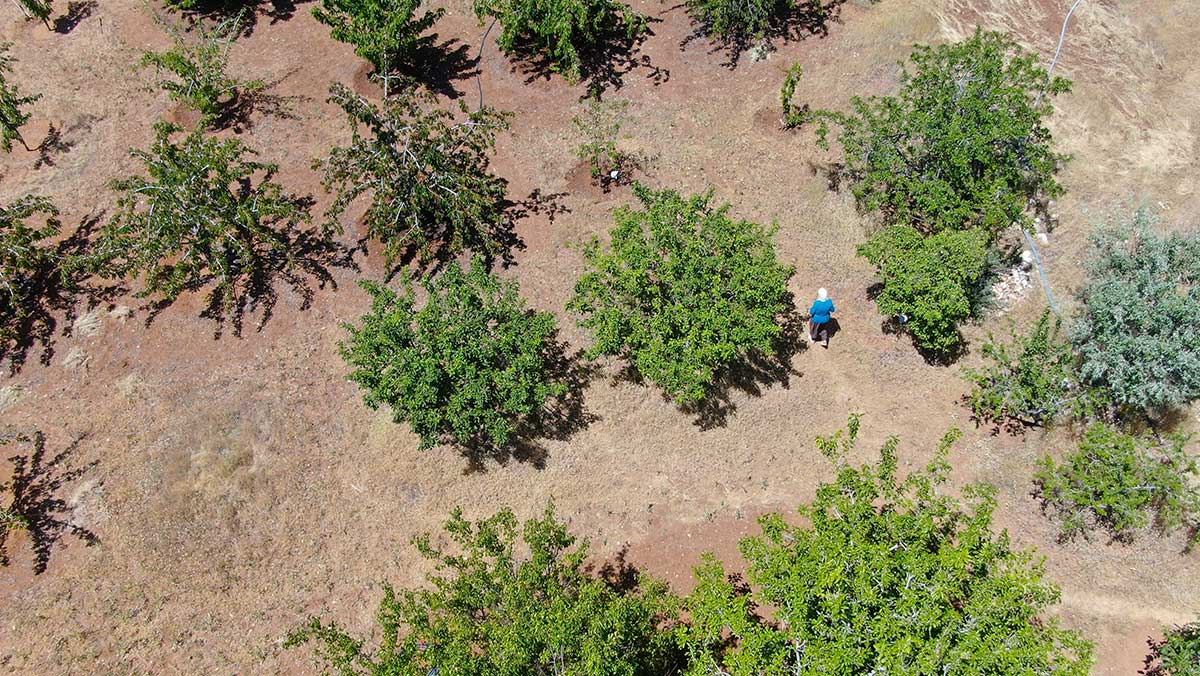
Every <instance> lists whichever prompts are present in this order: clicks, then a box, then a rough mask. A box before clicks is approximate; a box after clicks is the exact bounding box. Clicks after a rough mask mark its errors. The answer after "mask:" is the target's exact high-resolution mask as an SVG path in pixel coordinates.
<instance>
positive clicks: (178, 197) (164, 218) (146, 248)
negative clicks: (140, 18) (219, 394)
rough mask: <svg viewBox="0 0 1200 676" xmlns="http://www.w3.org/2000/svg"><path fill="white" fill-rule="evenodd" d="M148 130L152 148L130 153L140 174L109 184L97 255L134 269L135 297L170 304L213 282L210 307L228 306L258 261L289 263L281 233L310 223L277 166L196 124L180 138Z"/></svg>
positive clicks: (106, 264) (115, 266) (108, 269)
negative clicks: (137, 278)
mask: <svg viewBox="0 0 1200 676" xmlns="http://www.w3.org/2000/svg"><path fill="white" fill-rule="evenodd" d="M155 131H156V137H155V141H154V144H153V145H152V146H151V147H150V149H149V150H132V151H130V154H131V155H132V156H133V157H134V158H135V159H137V160H139V161H140V162H142V163H143V164H144V165H145V167H146V173H147V175H146V176H140V175H139V176H129V177H127V178H121V179H117V180H114V181H113V182H112V183H111V186H112V188H113V189H114V190H116V191H118V192H119V193H121V195H120V197H119V198H118V200H117V213H116V215H115V216H114V218H113V219H112V220H111V221H109V222H108V223H107V224H105V226H104V227H103V229H102V230H101V232H100V234H99V237H98V239H97V243H96V254H97V256H98V260H99V261H101V262H102V268H103V271H104V273H105V274H113V275H128V274H131V273H136V274H139V275H141V276H142V277H143V280H144V286H145V288H144V290H143V291H141V292H140V293H139V294H138V295H139V296H142V297H145V296H148V295H151V294H162V295H163V296H165V297H166V299H167V300H168V301H171V300H174V299H175V298H177V297H178V296H179V294H180V293H181V292H183V291H184V290H185V289H189V288H194V287H198V286H200V285H203V284H206V283H209V282H211V281H215V282H216V288H215V290H214V291H213V300H214V306H215V305H218V304H219V305H220V306H221V307H222V308H223V310H224V311H226V312H228V311H230V310H232V308H233V304H234V303H235V302H236V300H237V298H238V297H239V295H240V294H239V290H242V291H244V290H246V289H247V288H252V287H251V286H250V285H251V284H252V283H253V278H254V276H255V274H256V271H257V270H258V269H259V267H260V266H261V265H263V264H265V263H266V262H267V261H268V260H271V261H274V260H282V261H283V262H284V263H285V264H286V265H287V266H289V267H290V266H291V265H292V264H293V262H294V253H295V252H294V251H292V249H291V247H290V246H289V242H288V238H287V237H286V236H285V233H286V232H287V231H288V230H290V229H291V228H292V227H293V226H295V225H297V224H299V223H302V222H307V221H308V220H309V216H308V211H307V207H305V206H304V205H303V204H302V202H301V201H300V200H299V199H297V198H296V197H294V196H292V195H289V194H286V193H284V191H283V188H282V186H280V185H279V184H278V183H275V182H274V181H273V180H272V179H273V178H274V176H275V173H276V171H277V170H278V167H277V166H276V165H274V164H266V163H262V162H258V161H255V160H253V159H248V158H251V157H253V156H255V155H256V154H257V153H255V152H254V151H253V150H250V149H249V148H246V147H245V146H243V145H242V143H241V141H238V140H237V139H233V138H230V139H217V138H214V137H210V136H206V135H205V134H204V133H203V132H201V131H199V130H196V131H193V132H191V133H189V134H188V135H187V136H186V137H185V138H184V139H183V141H182V143H179V144H177V143H174V142H172V140H171V136H172V135H173V134H174V133H176V132H178V131H181V130H180V128H179V127H176V126H174V125H169V124H165V123H160V124H158V125H157V126H156V127H155ZM255 178H257V179H258V180H257V183H255V182H254V181H255ZM239 287H241V289H239ZM217 301H220V303H218V302H217Z"/></svg>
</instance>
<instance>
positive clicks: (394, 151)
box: [314, 84, 510, 262]
mask: <svg viewBox="0 0 1200 676" xmlns="http://www.w3.org/2000/svg"><path fill="white" fill-rule="evenodd" d="M329 100H330V101H331V102H333V103H336V104H337V105H338V106H340V107H341V108H342V110H344V111H345V112H346V116H347V117H348V118H349V120H350V126H351V139H350V144H349V145H347V146H345V147H339V148H334V149H333V150H332V151H331V152H330V154H329V157H327V158H325V159H323V160H319V161H318V162H316V163H315V164H314V167H315V168H316V169H318V170H320V171H322V172H324V181H323V183H324V186H325V189H326V190H328V191H330V192H332V193H333V194H334V200H333V203H332V204H331V205H330V207H329V210H328V211H327V212H326V216H327V217H328V219H329V222H330V225H331V226H333V227H335V228H340V223H339V220H340V218H341V217H342V215H343V214H344V213H345V212H346V209H347V208H348V207H349V206H350V205H351V203H353V202H354V201H355V200H356V199H358V198H359V197H360V196H363V195H369V198H370V206H369V207H368V208H367V214H366V218H365V221H366V226H367V235H368V236H370V237H374V238H376V239H378V240H380V241H382V242H383V244H384V255H385V257H386V258H387V260H388V261H389V262H395V261H397V260H399V259H400V258H401V257H402V256H403V255H405V254H408V253H415V254H417V255H418V256H419V257H420V258H421V259H422V260H423V261H426V262H428V261H430V260H432V259H433V258H434V256H435V255H440V256H443V257H448V256H451V255H453V254H456V253H458V252H461V251H463V250H464V249H470V250H472V251H475V252H477V253H480V254H483V255H486V256H494V255H498V254H500V253H502V252H503V250H504V247H505V244H506V239H507V234H506V233H507V229H508V227H509V225H510V224H509V215H508V213H507V204H506V197H505V195H506V183H505V181H504V179H501V178H497V177H496V176H493V175H492V174H491V173H489V171H488V154H489V153H490V152H491V150H492V148H493V147H494V145H495V141H496V133H497V132H499V131H502V130H504V129H507V128H508V122H507V120H508V117H509V116H508V114H507V113H502V112H500V111H497V110H495V109H492V108H487V107H484V108H481V109H479V110H477V111H475V112H471V113H468V112H467V110H466V107H465V106H463V107H462V108H461V110H462V113H463V115H464V118H465V119H462V120H460V121H455V119H454V116H453V115H452V114H451V113H450V112H449V111H446V110H443V109H440V108H434V107H431V106H432V105H433V100H434V99H433V97H432V95H431V94H427V93H423V92H421V91H418V90H416V89H413V88H406V89H404V90H402V91H400V92H397V94H396V95H395V96H393V97H392V98H390V99H388V100H386V101H384V102H383V104H382V106H376V105H375V104H373V103H371V102H369V101H367V100H366V99H364V98H362V97H360V96H358V95H356V94H354V93H353V92H351V91H350V90H349V89H347V88H346V87H344V86H342V85H340V84H335V85H333V87H331V88H330V97H329Z"/></svg>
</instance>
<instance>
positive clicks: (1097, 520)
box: [1036, 423, 1200, 548]
mask: <svg viewBox="0 0 1200 676" xmlns="http://www.w3.org/2000/svg"><path fill="white" fill-rule="evenodd" d="M1187 443H1188V439H1187V438H1186V437H1180V436H1175V437H1171V438H1169V439H1167V440H1166V442H1165V443H1160V442H1159V441H1156V440H1152V439H1145V438H1139V437H1135V436H1132V435H1129V434H1125V433H1123V432H1121V431H1120V430H1118V429H1116V428H1113V427H1110V426H1108V425H1105V424H1102V423H1097V424H1094V425H1092V426H1090V427H1088V429H1087V431H1086V432H1085V433H1084V436H1083V439H1082V440H1081V441H1080V443H1079V450H1077V451H1075V452H1072V453H1071V454H1070V455H1068V456H1067V457H1066V458H1065V459H1064V460H1063V462H1062V464H1058V463H1056V462H1055V461H1054V460H1053V459H1052V458H1049V457H1047V458H1043V459H1042V461H1041V463H1040V465H1041V468H1040V469H1039V471H1038V473H1037V477H1036V483H1037V487H1038V492H1039V493H1040V495H1041V498H1042V500H1043V502H1044V504H1045V505H1046V506H1047V507H1048V508H1050V509H1051V510H1053V511H1054V512H1055V513H1057V514H1058V516H1059V517H1060V518H1061V519H1062V536H1063V537H1064V538H1070V537H1073V536H1075V535H1078V534H1083V533H1086V532H1087V531H1088V530H1089V529H1090V528H1092V527H1094V526H1100V527H1103V528H1106V529H1107V530H1108V531H1109V532H1110V533H1112V535H1113V538H1114V539H1117V540H1128V539H1130V538H1131V537H1132V535H1133V532H1134V531H1136V530H1138V529H1140V528H1145V527H1147V526H1154V527H1155V528H1156V529H1157V530H1159V531H1160V532H1168V531H1172V530H1175V529H1177V528H1183V529H1185V530H1186V531H1187V532H1188V535H1189V539H1188V547H1189V548H1190V547H1191V546H1193V545H1195V543H1196V542H1197V541H1200V488H1198V486H1200V465H1198V464H1197V458H1196V457H1194V456H1193V455H1192V454H1191V453H1189V452H1188V451H1187V448H1186V446H1187Z"/></svg>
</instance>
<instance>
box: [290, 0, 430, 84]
mask: <svg viewBox="0 0 1200 676" xmlns="http://www.w3.org/2000/svg"><path fill="white" fill-rule="evenodd" d="M420 6H421V0H322V1H321V6H320V7H317V8H315V9H313V16H314V17H316V19H317V21H320V22H321V23H323V24H325V25H326V26H329V28H330V35H332V36H333V39H334V40H337V41H339V42H347V43H350V44H352V45H354V53H355V54H358V55H359V56H360V57H362V58H363V59H366V60H367V61H368V62H370V64H371V65H372V66H374V67H375V72H376V73H377V74H378V75H379V76H380V77H381V79H382V80H383V95H384V97H385V98H386V97H387V96H388V94H389V89H390V84H391V75H392V73H393V72H395V71H397V70H401V71H403V70H411V69H413V68H416V67H418V66H419V65H420V64H418V63H417V60H418V59H419V58H420V55H419V53H418V51H419V49H420V48H421V47H422V46H423V45H424V44H426V43H427V42H428V41H429V39H428V37H426V36H424V35H423V33H424V32H425V31H427V30H429V29H430V28H432V27H433V24H435V23H437V20H438V19H439V18H441V16H442V15H443V14H445V10H444V9H436V10H432V11H428V12H425V13H424V14H422V15H421V16H419V17H418V16H417V10H418V9H419V8H420Z"/></svg>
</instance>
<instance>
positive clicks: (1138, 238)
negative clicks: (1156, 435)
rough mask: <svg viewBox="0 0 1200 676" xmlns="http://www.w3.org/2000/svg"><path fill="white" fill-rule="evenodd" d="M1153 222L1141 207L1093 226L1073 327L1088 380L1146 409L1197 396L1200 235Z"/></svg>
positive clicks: (1181, 402)
mask: <svg viewBox="0 0 1200 676" xmlns="http://www.w3.org/2000/svg"><path fill="white" fill-rule="evenodd" d="M1155 223H1156V219H1155V218H1154V217H1153V216H1152V215H1151V214H1150V213H1148V212H1146V211H1144V210H1142V211H1137V212H1135V213H1134V214H1133V215H1132V216H1131V217H1129V218H1128V219H1127V220H1126V221H1125V222H1123V223H1120V224H1117V225H1113V226H1106V227H1102V228H1100V229H1099V230H1098V231H1097V232H1096V233H1095V235H1094V237H1093V242H1092V243H1093V247H1092V254H1091V256H1090V258H1089V261H1088V266H1087V267H1088V281H1087V284H1086V285H1085V286H1084V288H1083V290H1082V293H1081V294H1080V301H1081V302H1082V309H1081V311H1080V313H1079V317H1078V319H1077V320H1076V322H1075V324H1074V326H1073V327H1072V332H1071V333H1072V336H1071V337H1072V340H1073V342H1074V344H1075V348H1076V349H1077V350H1078V351H1079V355H1080V359H1081V364H1080V376H1081V377H1082V378H1083V380H1084V381H1085V382H1087V383H1088V384H1090V385H1093V386H1095V387H1098V388H1101V389H1103V390H1104V391H1106V392H1107V393H1108V395H1109V396H1110V397H1111V398H1112V399H1113V401H1114V402H1116V403H1117V404H1118V405H1120V406H1124V407H1127V408H1131V409H1134V410H1138V411H1142V412H1146V413H1154V412H1157V411H1161V410H1162V409H1164V408H1169V407H1172V406H1183V405H1186V404H1188V403H1190V402H1193V401H1195V400H1197V399H1200V237H1198V236H1196V235H1181V234H1171V235H1158V234H1156V233H1155V232H1154V230H1153V226H1154V224H1155Z"/></svg>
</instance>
